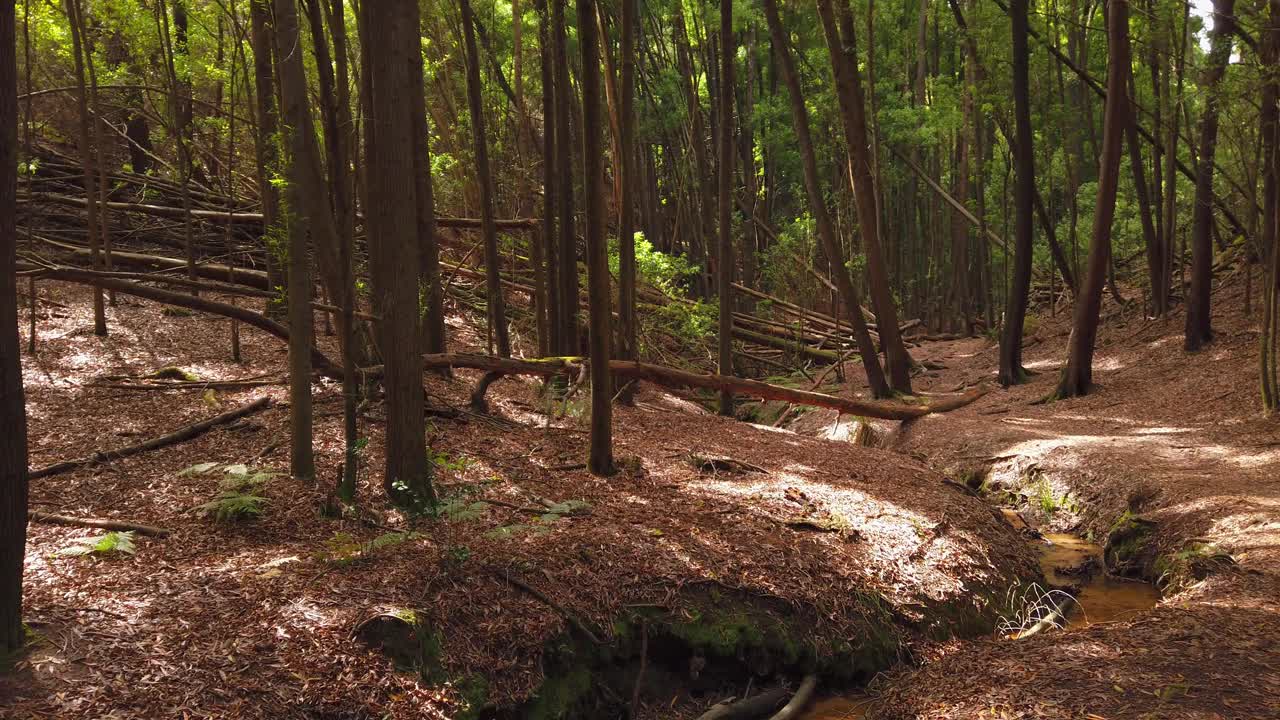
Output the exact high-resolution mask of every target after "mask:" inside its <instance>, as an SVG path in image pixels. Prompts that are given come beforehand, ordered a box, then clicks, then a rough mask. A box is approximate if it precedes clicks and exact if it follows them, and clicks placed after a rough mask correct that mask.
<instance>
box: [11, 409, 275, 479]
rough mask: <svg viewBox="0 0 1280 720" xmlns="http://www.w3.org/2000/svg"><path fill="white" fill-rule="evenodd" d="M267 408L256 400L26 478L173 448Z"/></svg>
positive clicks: (58, 465) (35, 472)
mask: <svg viewBox="0 0 1280 720" xmlns="http://www.w3.org/2000/svg"><path fill="white" fill-rule="evenodd" d="M270 405H271V398H269V397H264V398H259V399H257V400H254V401H253V402H251V403H249V404H248V405H244V406H242V407H239V408H236V409H235V410H231V411H228V412H224V413H222V414H221V415H215V416H213V417H211V418H209V419H207V420H201V421H200V422H198V423H193V424H191V425H187V426H186V427H181V428H178V429H177V430H174V431H173V432H171V433H168V434H165V435H161V436H160V437H157V438H152V439H151V440H147V441H146V442H142V443H138V444H137V445H129V446H128V447H122V448H119V449H117V450H99V451H98V452H95V453H93V454H92V455H88V456H85V457H82V458H77V459H75V460H64V461H62V462H58V463H54V464H52V465H46V466H45V467H42V468H40V469H38V470H32V471H31V474H30V477H31V479H32V480H35V479H38V478H45V477H49V476H51V475H61V474H62V473H66V472H71V471H72V470H75V469H77V468H82V467H84V466H86V465H93V464H96V463H101V462H106V461H108V460H118V459H120V458H126V457H129V456H131V455H137V454H139V453H144V452H147V451H148V450H156V449H159V448H162V447H167V446H169V445H176V444H177V443H180V442H183V441H185V440H190V439H192V438H194V437H198V436H200V435H203V434H204V433H206V432H208V431H209V430H210V429H211V428H214V427H217V426H218V425H225V424H226V423H229V422H232V421H234V420H239V419H240V418H242V417H245V416H246V415H252V414H253V413H256V412H258V411H260V410H265V409H266V408H268V407H270Z"/></svg>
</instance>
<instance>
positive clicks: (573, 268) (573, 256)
mask: <svg viewBox="0 0 1280 720" xmlns="http://www.w3.org/2000/svg"><path fill="white" fill-rule="evenodd" d="M550 1H551V22H552V26H553V27H554V31H555V43H554V49H555V64H554V66H553V67H554V68H555V74H556V174H557V175H558V176H559V184H558V186H557V188H556V200H557V201H558V202H559V212H558V215H559V225H560V227H559V228H557V229H558V230H559V237H558V246H557V248H556V260H557V265H558V267H557V268H556V275H557V281H558V282H559V292H558V293H557V295H558V298H557V300H558V301H559V302H558V305H557V306H556V309H557V310H558V311H559V312H558V313H557V314H556V315H557V320H558V325H559V332H558V335H559V336H560V347H559V348H557V352H558V353H559V354H561V355H576V354H578V353H579V349H578V348H579V346H578V242H577V233H576V232H575V223H574V217H573V133H572V131H571V122H570V116H571V115H572V114H573V106H574V98H573V86H572V85H571V84H570V83H569V51H568V44H569V41H568V33H567V30H566V28H565V18H564V9H565V4H566V2H567V0H550ZM589 189H590V188H589V187H588V185H587V181H585V180H584V181H583V191H584V192H586V191H587V190H589Z"/></svg>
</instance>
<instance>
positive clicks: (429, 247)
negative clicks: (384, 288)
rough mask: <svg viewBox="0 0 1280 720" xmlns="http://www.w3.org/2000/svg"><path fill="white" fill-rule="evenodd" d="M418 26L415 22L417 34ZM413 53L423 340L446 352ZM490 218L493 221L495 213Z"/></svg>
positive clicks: (420, 66) (419, 68) (423, 106)
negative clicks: (424, 303)
mask: <svg viewBox="0 0 1280 720" xmlns="http://www.w3.org/2000/svg"><path fill="white" fill-rule="evenodd" d="M414 17H415V18H417V19H418V20H421V16H420V15H419V14H418V13H414ZM417 27H418V26H417V25H415V26H414V28H415V37H416V36H417V35H416V33H417V32H418V31H417V30H416V28H417ZM414 47H415V48H417V45H415V46H414ZM412 55H413V64H412V65H411V66H410V67H409V72H410V77H409V99H410V108H411V110H412V113H413V183H414V193H415V194H416V197H417V199H418V202H417V207H416V210H417V218H418V253H419V259H418V283H419V285H420V288H421V292H424V293H425V299H426V307H424V308H422V320H423V322H422V343H423V347H424V349H425V350H426V352H432V353H437V352H444V351H445V349H446V347H447V345H448V336H447V330H446V329H445V324H444V288H443V287H442V286H441V285H440V238H439V234H438V233H437V232H436V199H435V186H434V184H433V182H432V179H431V143H430V141H431V132H430V128H429V127H428V126H427V98H426V90H425V88H424V85H425V75H424V73H425V65H424V60H423V59H422V53H421V52H413V53H412ZM490 221H491V222H492V216H491V217H490ZM482 223H483V221H482ZM499 299H501V295H499ZM499 310H501V308H499ZM505 315H506V313H505V312H499V316H505Z"/></svg>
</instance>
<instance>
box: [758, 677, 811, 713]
mask: <svg viewBox="0 0 1280 720" xmlns="http://www.w3.org/2000/svg"><path fill="white" fill-rule="evenodd" d="M817 687H818V676H817V675H805V676H804V680H801V681H800V687H799V688H798V689H797V690H796V694H795V695H793V696H792V697H791V702H789V703H787V704H786V706H785V707H783V708H782V709H781V710H779V711H778V712H776V713H774V715H773V717H771V718H769V720H792V718H797V717H800V713H801V712H802V711H803V710H804V708H805V706H806V705H808V704H809V701H810V700H811V699H813V691H814V690H815V689H817Z"/></svg>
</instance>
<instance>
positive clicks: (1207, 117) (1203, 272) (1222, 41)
mask: <svg viewBox="0 0 1280 720" xmlns="http://www.w3.org/2000/svg"><path fill="white" fill-rule="evenodd" d="M1234 12H1235V0H1214V3H1213V30H1212V31H1210V33H1209V58H1208V66H1207V67H1206V68H1205V72H1204V76H1203V78H1202V79H1201V81H1200V88H1201V90H1202V91H1203V92H1204V93H1205V104H1204V110H1203V111H1202V113H1201V115H1200V141H1199V143H1198V144H1199V149H1200V159H1199V163H1198V164H1197V166H1196V194H1195V207H1194V208H1193V213H1194V214H1193V216H1192V224H1191V288H1190V291H1189V294H1188V296H1187V326H1186V335H1185V338H1184V345H1185V347H1186V349H1187V351H1188V352H1195V351H1196V350H1199V349H1200V348H1201V347H1203V346H1204V345H1205V343H1207V342H1209V341H1210V340H1212V339H1213V330H1212V328H1211V326H1210V307H1209V303H1210V296H1211V290H1212V288H1211V285H1212V283H1213V236H1212V235H1213V223H1214V218H1213V215H1214V212H1213V171H1214V157H1215V156H1216V151H1217V147H1218V113H1219V110H1220V105H1221V103H1222V87H1221V86H1222V76H1223V75H1225V74H1226V71H1227V62H1228V61H1229V60H1230V59H1231V45H1232V37H1233V35H1234V33H1235V15H1234Z"/></svg>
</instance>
